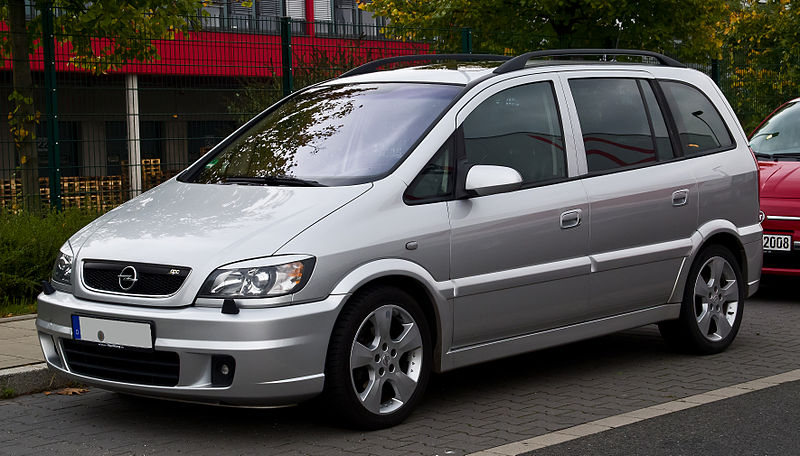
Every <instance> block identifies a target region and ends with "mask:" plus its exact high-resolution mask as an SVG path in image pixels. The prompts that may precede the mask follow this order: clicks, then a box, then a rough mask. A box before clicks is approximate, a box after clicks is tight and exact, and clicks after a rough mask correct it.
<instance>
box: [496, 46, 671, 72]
mask: <svg viewBox="0 0 800 456" xmlns="http://www.w3.org/2000/svg"><path fill="white" fill-rule="evenodd" d="M577 55H615V56H616V55H638V56H642V57H652V58H654V59H656V60H658V63H660V64H661V65H665V66H670V67H679V68H686V65H684V64H682V63H681V62H679V61H677V60H675V59H673V58H671V57H667V56H666V55H664V54H659V53H658V52H652V51H637V50H635V49H551V50H546V51H533V52H528V53H525V54H522V55H518V56H516V57H514V58H513V59H511V60H509V61H508V62H506V63H504V64H502V65H500V66H499V67H497V68H495V69H494V73H496V74H503V73H508V72H509V71H516V70H521V69H523V68H525V65H526V64H527V63H528V60H530V59H535V58H539V57H557V56H577Z"/></svg>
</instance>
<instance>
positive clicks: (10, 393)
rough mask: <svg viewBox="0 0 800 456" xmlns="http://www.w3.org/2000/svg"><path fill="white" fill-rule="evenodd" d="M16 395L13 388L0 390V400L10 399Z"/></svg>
mask: <svg viewBox="0 0 800 456" xmlns="http://www.w3.org/2000/svg"><path fill="white" fill-rule="evenodd" d="M16 395H17V393H16V392H15V391H14V389H13V388H3V389H2V390H0V399H11V398H12V397H14V396H16Z"/></svg>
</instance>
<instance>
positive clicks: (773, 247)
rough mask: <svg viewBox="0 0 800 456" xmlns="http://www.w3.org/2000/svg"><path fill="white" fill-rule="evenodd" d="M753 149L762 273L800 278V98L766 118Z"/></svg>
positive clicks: (756, 132) (757, 131) (755, 134)
mask: <svg viewBox="0 0 800 456" xmlns="http://www.w3.org/2000/svg"><path fill="white" fill-rule="evenodd" d="M750 147H751V148H752V149H753V152H754V153H755V155H756V159H757V160H758V167H759V171H760V175H761V177H760V180H761V185H760V191H761V217H762V221H761V226H762V227H763V228H764V269H763V270H762V272H763V273H764V274H775V275H791V276H800V98H795V99H794V100H791V101H789V102H786V103H784V104H783V105H782V106H781V107H779V108H778V109H776V110H775V111H774V112H773V113H772V114H770V115H769V116H767V118H766V119H764V121H763V122H761V125H759V126H758V128H756V130H755V131H754V132H753V134H752V135H751V136H750Z"/></svg>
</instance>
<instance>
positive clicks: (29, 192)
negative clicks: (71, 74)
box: [8, 0, 56, 211]
mask: <svg viewBox="0 0 800 456" xmlns="http://www.w3.org/2000/svg"><path fill="white" fill-rule="evenodd" d="M8 13H9V14H8V16H9V21H8V26H9V32H10V35H11V56H12V71H11V73H12V77H13V89H14V91H15V92H16V93H17V94H18V95H21V98H22V99H17V100H15V101H14V102H12V106H11V108H12V109H15V108H16V112H15V114H14V117H15V118H16V119H19V121H20V123H19V124H18V125H17V134H14V132H12V137H13V138H14V139H15V143H16V147H17V152H18V153H19V163H20V167H19V170H20V172H19V176H20V179H21V180H22V195H23V201H24V202H23V207H24V208H25V209H26V210H29V211H38V210H39V209H41V207H40V197H39V157H38V154H37V150H36V121H35V120H34V119H35V115H36V111H35V109H34V107H33V77H32V76H31V61H30V57H29V54H28V52H29V46H28V36H27V32H26V30H25V0H9V3H8ZM25 100H29V101H30V103H28V102H26V101H25ZM24 132H27V135H26V134H25V133H24ZM50 165H51V166H54V165H56V164H55V163H51V164H50Z"/></svg>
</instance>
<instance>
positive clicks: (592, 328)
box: [441, 303, 681, 372]
mask: <svg viewBox="0 0 800 456" xmlns="http://www.w3.org/2000/svg"><path fill="white" fill-rule="evenodd" d="M680 311H681V305H680V303H678V304H665V305H661V306H656V307H651V308H649V309H643V310H637V311H635V312H629V313H625V314H621V315H615V316H613V317H606V318H600V319H597V320H592V321H587V322H584V323H578V324H574V325H570V326H563V327H560V328H554V329H548V330H546V331H539V332H535V333H531V334H523V335H520V336H515V337H511V338H508V339H502V340H497V341H492V342H485V343H481V344H476V345H469V346H466V347H458V348H453V349H451V350H450V351H448V352H447V353H445V354H444V355H443V356H442V365H441V372H444V371H448V370H452V369H456V368H459V367H464V366H469V365H472V364H478V363H482V362H484V361H491V360H494V359H499V358H505V357H508V356H514V355H518V354H521V353H526V352H530V351H535V350H542V349H545V348H550V347H555V346H557V345H564V344H568V343H570V342H577V341H579V340H584V339H590V338H592V337H598V336H604V335H607V334H611V333H615V332H617V331H623V330H625V329H631V328H636V327H639V326H644V325H647V324H651V323H657V322H659V321H664V320H673V319H676V318H678V316H680Z"/></svg>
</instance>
